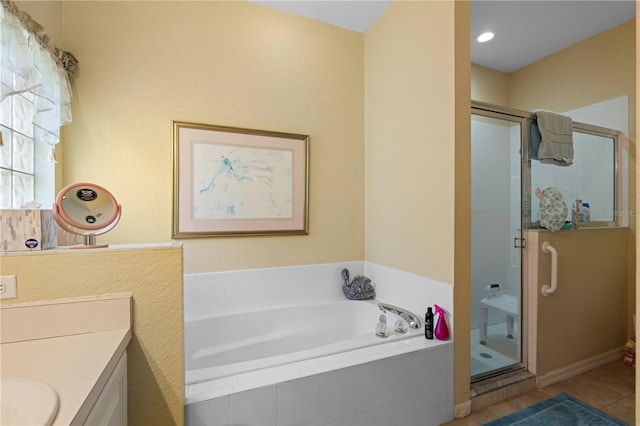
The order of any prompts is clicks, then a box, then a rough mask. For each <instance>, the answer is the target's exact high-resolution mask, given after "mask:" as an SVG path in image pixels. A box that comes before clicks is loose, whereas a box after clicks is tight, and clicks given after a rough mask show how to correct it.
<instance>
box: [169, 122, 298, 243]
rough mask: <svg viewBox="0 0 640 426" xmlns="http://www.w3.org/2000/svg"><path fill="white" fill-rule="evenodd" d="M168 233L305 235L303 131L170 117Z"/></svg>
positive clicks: (188, 235)
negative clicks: (170, 223)
mask: <svg viewBox="0 0 640 426" xmlns="http://www.w3.org/2000/svg"><path fill="white" fill-rule="evenodd" d="M173 157H174V166H173V167H174V168H173V238H197V237H213V236H232V235H233V236H242V235H293V234H308V233H309V230H308V226H309V220H308V217H309V207H308V203H309V201H308V186H309V136H308V135H297V134H290V133H279V132H269V131H264V130H250V129H240V128H234V127H223V126H212V125H205V124H193V123H183V122H177V121H174V122H173Z"/></svg>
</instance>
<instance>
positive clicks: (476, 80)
mask: <svg viewBox="0 0 640 426" xmlns="http://www.w3.org/2000/svg"><path fill="white" fill-rule="evenodd" d="M509 81H510V74H507V73H505V72H502V71H497V70H493V69H491V68H486V67H483V66H480V65H476V64H471V99H473V100H474V101H482V102H488V103H490V104H495V105H502V106H509Z"/></svg>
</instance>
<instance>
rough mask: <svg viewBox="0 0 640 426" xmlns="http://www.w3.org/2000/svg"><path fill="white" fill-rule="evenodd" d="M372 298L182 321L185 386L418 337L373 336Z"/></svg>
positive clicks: (376, 314)
mask: <svg viewBox="0 0 640 426" xmlns="http://www.w3.org/2000/svg"><path fill="white" fill-rule="evenodd" d="M380 314H381V311H380V310H379V309H378V307H377V301H374V300H368V301H348V300H345V301H334V302H330V303H322V304H317V305H307V306H295V307H284V308H278V309H271V310H260V311H254V312H246V313H236V314H230V315H217V316H210V317H206V318H200V319H192V320H188V321H185V330H184V333H185V367H186V368H185V370H186V371H185V379H186V384H187V385H193V384H195V383H202V382H205V381H211V380H217V379H222V378H226V377H230V376H234V375H239V374H243V373H248V372H252V371H256V370H262V369H267V368H271V367H276V366H281V365H284V364H292V363H296V362H299V361H305V360H309V359H316V358H321V357H326V356H329V355H334V354H342V353H346V352H349V351H353V350H356V349H360V348H365V347H370V346H374V345H382V344H386V343H392V342H396V341H398V340H402V339H407V338H412V337H421V338H422V340H424V335H423V333H424V330H423V329H419V330H415V329H410V331H409V333H407V334H397V333H395V332H393V328H394V324H395V321H396V319H397V318H398V317H396V316H395V315H392V314H386V315H387V324H388V328H389V330H390V336H389V337H388V338H380V337H377V336H376V335H375V329H376V325H377V324H378V318H379V316H380Z"/></svg>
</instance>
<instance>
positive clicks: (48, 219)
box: [0, 209, 57, 251]
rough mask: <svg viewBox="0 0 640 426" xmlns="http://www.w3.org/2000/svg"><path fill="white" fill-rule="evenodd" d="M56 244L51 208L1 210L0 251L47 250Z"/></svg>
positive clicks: (54, 224)
mask: <svg viewBox="0 0 640 426" xmlns="http://www.w3.org/2000/svg"><path fill="white" fill-rule="evenodd" d="M56 245H57V237H56V223H55V221H54V219H53V212H52V211H51V210H42V209H11V210H4V209H2V210H0V251H33V250H46V249H50V248H53V247H55V246H56Z"/></svg>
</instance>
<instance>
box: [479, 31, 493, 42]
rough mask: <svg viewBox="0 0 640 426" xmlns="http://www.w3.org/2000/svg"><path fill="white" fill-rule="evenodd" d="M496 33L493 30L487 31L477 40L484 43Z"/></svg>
mask: <svg viewBox="0 0 640 426" xmlns="http://www.w3.org/2000/svg"><path fill="white" fill-rule="evenodd" d="M494 35H495V34H493V33H492V32H491V31H487V32H486V33H482V34H480V35H479V36H478V38H477V39H476V40H478V42H480V43H484V42H485V41H489V40H491V39H492V38H493V36H494Z"/></svg>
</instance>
